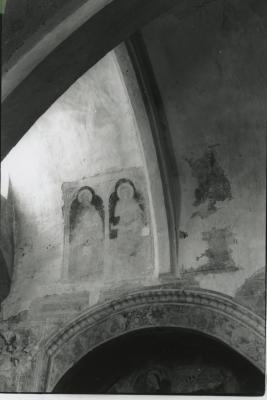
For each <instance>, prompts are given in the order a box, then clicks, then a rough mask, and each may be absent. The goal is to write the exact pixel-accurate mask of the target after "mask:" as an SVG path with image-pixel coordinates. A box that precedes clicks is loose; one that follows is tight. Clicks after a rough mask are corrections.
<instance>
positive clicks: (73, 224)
mask: <svg viewBox="0 0 267 400" xmlns="http://www.w3.org/2000/svg"><path fill="white" fill-rule="evenodd" d="M103 242H104V209H103V201H102V199H101V198H100V197H99V196H98V195H96V194H95V192H94V190H93V189H92V188H90V187H88V186H85V187H82V188H80V189H79V191H78V193H77V196H76V198H75V200H74V201H73V202H72V205H71V210H70V235H69V245H70V259H69V276H70V277H72V278H77V277H79V278H82V277H84V276H88V275H95V274H98V273H100V272H101V271H102V269H103V262H104V261H103Z"/></svg>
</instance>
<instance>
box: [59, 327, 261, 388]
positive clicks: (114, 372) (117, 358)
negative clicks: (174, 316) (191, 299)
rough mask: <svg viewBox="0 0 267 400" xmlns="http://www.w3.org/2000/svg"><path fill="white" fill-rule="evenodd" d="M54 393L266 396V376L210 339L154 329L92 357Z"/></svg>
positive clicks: (100, 349) (107, 345) (80, 363)
mask: <svg viewBox="0 0 267 400" xmlns="http://www.w3.org/2000/svg"><path fill="white" fill-rule="evenodd" d="M53 392H54V393H77V394H95V393H102V394H103V393H118V394H119V393H120V394H128V393H129V394H130V393H132V394H168V393H171V394H196V395H198V394H218V395H224V394H230V395H262V394H263V393H264V375H263V373H262V372H260V371H259V370H258V369H257V368H256V367H255V366H253V365H252V364H251V363H250V362H249V361H248V360H246V359H245V358H244V357H242V356H241V355H239V354H238V353H237V352H235V351H234V350H233V349H231V348H229V347H228V346H226V345H224V344H223V343H222V342H219V341H217V340H215V339H214V338H211V337H209V336H207V335H202V334H200V333H196V332H193V331H189V330H183V329H178V328H153V329H143V330H140V331H136V332H131V333H128V334H125V335H122V336H120V337H118V338H116V339H113V340H110V341H109V342H107V343H105V344H103V345H101V346H99V347H97V348H96V349H94V350H93V351H91V352H89V353H88V354H87V355H86V356H84V357H83V358H82V359H81V360H80V361H78V362H77V363H76V364H75V365H74V366H73V367H72V368H71V369H69V370H68V371H67V372H66V374H65V375H64V376H63V377H62V378H61V379H60V381H59V382H58V383H57V385H56V386H55V388H54V391H53Z"/></svg>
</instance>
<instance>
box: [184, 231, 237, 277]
mask: <svg viewBox="0 0 267 400" xmlns="http://www.w3.org/2000/svg"><path fill="white" fill-rule="evenodd" d="M202 240H204V241H206V242H208V248H207V249H206V250H205V252H204V253H203V254H201V256H199V257H197V261H199V260H200V259H201V258H202V257H207V259H208V261H207V262H206V263H205V264H202V265H200V266H199V267H198V268H196V269H194V270H193V271H191V270H189V272H194V273H203V274H207V273H222V272H234V271H238V270H239V269H240V268H239V267H238V266H236V264H235V262H234V260H233V258H232V253H233V250H232V249H231V247H230V246H231V245H232V244H236V243H237V241H236V239H235V237H234V234H233V233H232V232H231V230H230V228H229V227H226V228H221V229H216V228H214V227H213V228H212V229H211V230H210V231H206V232H203V233H202Z"/></svg>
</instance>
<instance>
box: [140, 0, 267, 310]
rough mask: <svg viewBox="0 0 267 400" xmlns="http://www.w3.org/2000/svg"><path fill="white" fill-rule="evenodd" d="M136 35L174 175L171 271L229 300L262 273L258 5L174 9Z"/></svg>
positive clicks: (261, 4) (265, 63) (261, 27)
mask: <svg viewBox="0 0 267 400" xmlns="http://www.w3.org/2000/svg"><path fill="white" fill-rule="evenodd" d="M143 35H144V39H145V43H146V46H147V49H148V52H149V56H150V58H151V62H152V65H153V69H154V72H155V76H156V80H157V83H158V85H159V89H160V92H161V95H162V98H163V103H164V107H165V112H166V114H167V119H168V123H169V129H170V132H171V135H172V140H173V146H174V151H175V154H176V160H177V164H178V168H179V174H180V181H181V188H182V189H181V215H180V229H181V231H183V232H184V233H185V235H183V237H182V238H180V245H179V256H178V258H179V268H180V270H181V272H182V275H184V276H191V277H192V278H194V279H195V280H196V281H197V282H198V283H199V285H200V287H202V288H207V289H212V290H216V291H220V292H224V293H226V294H228V295H231V296H235V294H236V292H237V289H238V288H239V287H240V286H241V285H242V284H243V283H244V281H245V279H247V278H248V277H250V276H251V275H252V274H254V273H255V272H257V271H258V270H261V269H262V267H263V266H264V265H265V253H264V246H265V218H264V215H265V133H266V127H267V124H266V122H267V121H266V111H265V108H266V100H267V96H266V93H267V91H266V71H267V51H266V50H267V48H266V40H267V7H266V2H265V1H231V0H227V1H221V0H217V1H211V2H205V3H204V4H203V5H202V6H201V7H193V6H192V7H191V9H190V10H189V9H186V8H185V7H184V9H183V8H182V7H179V6H177V8H176V9H173V10H171V11H170V12H169V13H168V14H165V15H164V16H161V17H160V18H159V19H157V20H155V21H154V22H152V23H151V24H149V25H148V26H147V27H146V28H145V29H144V30H143ZM262 274H264V272H262ZM257 282H258V281H257ZM259 286H261V289H259V291H258V295H259V297H260V298H261V300H259V302H261V305H260V306H259V305H257V306H255V304H256V302H255V300H253V301H252V298H251V297H249V296H246V305H247V306H251V307H252V308H253V309H254V310H255V311H256V312H258V313H262V311H260V310H262V309H263V308H264V299H263V298H262V293H263V292H264V280H261V281H259V285H254V291H256V292H257V290H258V289H257V288H258V287H259ZM254 296H257V295H256V293H254ZM237 298H238V299H239V298H240V296H238V297H237Z"/></svg>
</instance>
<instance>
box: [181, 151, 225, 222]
mask: <svg viewBox="0 0 267 400" xmlns="http://www.w3.org/2000/svg"><path fill="white" fill-rule="evenodd" d="M186 161H187V162H188V164H189V165H190V167H191V170H192V176H193V177H194V178H196V179H197V182H198V186H197V188H196V189H195V201H194V203H193V205H194V206H195V207H198V206H200V205H201V204H203V203H205V202H207V205H208V207H207V211H206V212H203V211H196V212H194V213H193V214H192V218H193V217H195V216H200V217H201V218H206V217H208V216H209V215H210V214H213V213H214V212H216V211H217V207H216V203H217V202H218V201H225V200H231V199H232V193H231V185H230V182H229V180H228V178H227V177H226V175H225V173H224V170H223V169H222V167H221V166H220V165H219V163H218V161H217V159H216V152H215V149H214V146H210V147H209V148H208V150H206V151H205V153H204V155H203V156H202V157H200V158H198V159H196V160H193V159H186Z"/></svg>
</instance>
